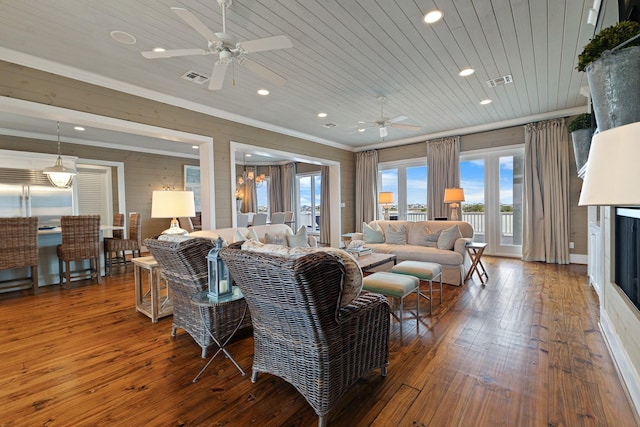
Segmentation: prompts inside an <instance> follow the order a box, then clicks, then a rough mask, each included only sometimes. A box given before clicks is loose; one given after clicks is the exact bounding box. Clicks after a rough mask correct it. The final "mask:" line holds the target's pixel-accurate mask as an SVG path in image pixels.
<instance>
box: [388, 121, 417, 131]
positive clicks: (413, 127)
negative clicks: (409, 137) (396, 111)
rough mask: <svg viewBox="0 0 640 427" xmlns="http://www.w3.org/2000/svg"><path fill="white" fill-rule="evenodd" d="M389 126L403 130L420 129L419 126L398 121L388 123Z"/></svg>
mask: <svg viewBox="0 0 640 427" xmlns="http://www.w3.org/2000/svg"><path fill="white" fill-rule="evenodd" d="M389 126H391V127H394V128H396V129H404V130H420V129H422V127H421V126H416V125H403V124H400V123H389Z"/></svg>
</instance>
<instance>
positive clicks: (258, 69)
mask: <svg viewBox="0 0 640 427" xmlns="http://www.w3.org/2000/svg"><path fill="white" fill-rule="evenodd" d="M217 2H218V4H219V5H220V8H221V9H222V32H221V33H214V32H213V31H211V30H210V29H209V28H207V26H206V25H204V24H203V23H202V21H200V19H198V18H197V17H196V16H195V15H194V14H193V13H191V12H190V11H188V10H187V9H183V8H181V7H172V8H171V10H172V11H173V12H174V13H175V14H176V15H178V17H180V18H181V19H182V20H183V21H184V22H186V23H187V24H188V25H189V26H191V28H193V29H194V30H196V31H197V32H198V33H199V34H200V35H202V36H203V37H204V38H205V39H206V40H207V49H197V48H196V49H173V50H165V51H147V52H142V56H144V57H145V58H147V59H157V58H173V57H177V56H194V55H217V56H218V60H217V61H216V63H215V64H214V66H213V71H212V72H211V78H210V79H209V90H219V89H222V84H223V83H224V76H225V74H226V71H227V67H228V66H229V64H231V63H232V62H233V59H234V58H235V59H236V62H237V64H238V65H240V66H242V67H245V68H246V69H248V70H249V71H251V72H253V73H255V74H257V75H258V76H260V77H262V78H263V79H265V80H268V81H270V82H271V83H273V84H275V85H278V86H282V85H284V84H285V83H286V82H287V79H285V78H284V77H282V76H281V75H279V74H277V73H276V72H274V71H273V70H271V69H269V68H267V67H265V66H264V65H262V64H259V63H257V62H255V61H252V60H251V59H249V58H247V57H246V56H245V54H248V53H254V52H264V51H267V50H276V49H286V48H290V47H293V44H292V43H291V40H290V39H289V37H287V36H285V35H280V36H273V37H266V38H262V39H256V40H249V41H244V42H236V41H235V39H234V38H233V37H232V36H231V35H229V34H228V33H227V23H226V10H227V8H228V7H229V6H230V5H231V0H217Z"/></svg>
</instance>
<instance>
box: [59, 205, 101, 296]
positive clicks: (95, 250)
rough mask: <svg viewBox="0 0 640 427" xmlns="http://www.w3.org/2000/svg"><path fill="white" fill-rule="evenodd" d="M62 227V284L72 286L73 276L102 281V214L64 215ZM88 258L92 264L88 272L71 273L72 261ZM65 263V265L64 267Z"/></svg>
mask: <svg viewBox="0 0 640 427" xmlns="http://www.w3.org/2000/svg"><path fill="white" fill-rule="evenodd" d="M60 225H61V227H62V244H61V245H58V248H57V252H58V271H59V274H60V284H61V285H64V286H66V288H69V287H71V279H72V278H83V277H84V278H87V277H90V278H91V279H93V278H94V277H95V278H97V280H98V283H102V276H101V275H100V215H79V216H63V217H61V218H60ZM85 259H88V260H89V262H90V266H89V268H88V269H87V271H88V272H86V274H82V273H81V272H77V273H78V274H76V275H75V276H72V275H71V261H82V260H85ZM63 263H64V267H65V268H63Z"/></svg>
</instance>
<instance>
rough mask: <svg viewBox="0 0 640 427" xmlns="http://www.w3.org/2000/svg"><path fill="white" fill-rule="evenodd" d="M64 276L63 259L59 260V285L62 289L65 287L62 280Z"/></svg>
mask: <svg viewBox="0 0 640 427" xmlns="http://www.w3.org/2000/svg"><path fill="white" fill-rule="evenodd" d="M63 274H64V270H63V269H62V259H60V258H58V276H59V278H60V279H59V283H60V286H61V287H64V279H63V278H62V277H63Z"/></svg>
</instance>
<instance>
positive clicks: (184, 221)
mask: <svg viewBox="0 0 640 427" xmlns="http://www.w3.org/2000/svg"><path fill="white" fill-rule="evenodd" d="M178 223H180V228H182V229H183V230H187V232H189V233H193V231H194V227H193V222H192V221H191V218H189V217H187V216H181V217H180V218H178Z"/></svg>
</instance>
